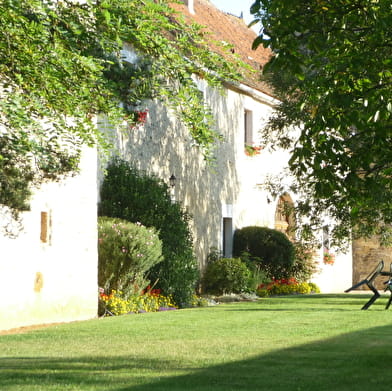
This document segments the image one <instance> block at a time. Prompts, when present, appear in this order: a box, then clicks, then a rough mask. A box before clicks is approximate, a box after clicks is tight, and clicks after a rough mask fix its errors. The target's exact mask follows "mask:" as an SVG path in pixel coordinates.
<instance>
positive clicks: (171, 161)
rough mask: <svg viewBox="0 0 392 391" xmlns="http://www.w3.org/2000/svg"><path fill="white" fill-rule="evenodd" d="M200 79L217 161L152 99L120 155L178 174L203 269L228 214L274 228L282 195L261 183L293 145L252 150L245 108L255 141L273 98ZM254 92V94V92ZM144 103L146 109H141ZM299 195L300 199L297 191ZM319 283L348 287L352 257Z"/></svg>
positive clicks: (242, 222) (160, 173)
mask: <svg viewBox="0 0 392 391" xmlns="http://www.w3.org/2000/svg"><path fill="white" fill-rule="evenodd" d="M203 83H204V81H202V80H199V81H198V85H199V89H200V90H204V92H205V96H204V98H205V102H206V104H207V105H209V106H210V108H211V109H212V112H213V113H214V115H215V120H216V127H217V130H218V132H219V133H220V134H222V135H223V141H222V142H220V143H219V144H218V145H217V147H216V150H215V156H216V162H215V163H214V164H213V165H208V164H206V162H205V161H204V159H203V155H202V153H201V151H200V149H199V148H198V147H197V146H195V145H194V142H193V140H192V138H191V137H190V135H189V133H188V131H187V130H186V129H185V128H184V127H183V126H182V125H181V123H180V122H179V120H177V119H176V118H175V117H174V115H173V114H172V113H170V112H168V111H167V110H166V109H165V108H164V107H163V105H162V104H159V103H148V104H146V108H148V109H149V115H148V118H147V122H146V124H145V125H144V126H143V127H140V128H136V129H131V130H129V131H128V132H125V133H121V134H120V133H119V134H117V148H118V152H119V154H120V155H121V156H122V157H123V158H125V159H126V160H128V161H130V162H132V163H133V164H135V166H136V167H138V168H139V169H141V170H144V171H146V172H148V173H149V174H153V175H156V176H157V177H159V178H161V179H163V180H165V181H167V182H168V179H169V177H170V176H171V174H174V175H175V176H176V177H177V183H176V186H175V189H174V193H175V199H176V200H177V201H178V202H180V203H181V204H182V205H184V206H185V207H186V208H187V210H188V211H189V212H190V214H191V215H192V216H193V221H192V227H193V234H194V239H195V240H194V244H195V252H196V255H197V257H198V260H199V264H200V266H201V267H203V265H204V264H205V261H206V258H207V255H208V253H209V251H210V249H211V248H212V247H215V248H218V249H220V250H222V247H223V228H224V226H223V218H224V217H229V218H232V226H233V231H234V230H235V229H237V228H241V227H244V226H249V225H260V226H267V227H270V228H274V225H275V210H276V203H277V200H271V199H270V198H271V197H268V194H267V192H266V191H265V190H263V188H262V186H261V185H262V184H263V183H264V182H265V180H266V178H267V176H269V175H277V174H279V173H280V172H281V171H282V170H283V168H284V167H285V166H286V165H287V162H288V159H289V154H288V152H287V151H275V152H270V151H268V150H267V149H265V150H262V151H261V153H260V154H259V155H256V156H251V157H250V156H247V155H246V154H245V151H244V110H251V111H252V112H253V129H254V132H253V133H254V136H255V137H254V144H255V145H258V144H259V141H260V140H259V137H260V135H259V133H258V130H259V129H261V127H262V126H263V124H264V123H265V122H266V121H267V120H268V118H269V116H270V115H271V113H272V111H273V103H274V101H273V99H272V98H270V97H268V96H265V95H263V94H261V93H258V92H257V91H252V90H251V89H249V88H247V87H244V90H243V91H241V88H238V87H235V88H228V89H227V91H226V94H224V95H222V94H220V93H219V92H217V91H216V90H213V89H211V88H209V87H207V86H205V85H203ZM252 94H253V95H252ZM143 109H144V107H143ZM292 196H293V200H294V202H295V195H292ZM319 263H320V270H321V273H319V274H318V275H317V276H316V278H315V282H316V283H318V284H319V285H320V287H321V289H322V290H323V291H324V292H337V291H340V292H342V291H343V290H344V289H345V288H346V285H347V284H346V282H347V281H351V258H350V254H349V255H347V256H343V257H342V256H339V257H338V258H337V260H336V263H335V265H334V266H329V265H328V267H327V266H326V265H324V264H323V263H322V255H321V253H320V259H319Z"/></svg>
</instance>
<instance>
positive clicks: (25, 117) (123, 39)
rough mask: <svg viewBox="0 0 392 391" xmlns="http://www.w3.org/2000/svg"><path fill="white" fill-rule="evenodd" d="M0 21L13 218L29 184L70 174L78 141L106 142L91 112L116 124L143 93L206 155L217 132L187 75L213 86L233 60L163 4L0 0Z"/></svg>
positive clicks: (6, 199) (147, 0) (5, 155)
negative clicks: (169, 112)
mask: <svg viewBox="0 0 392 391" xmlns="http://www.w3.org/2000/svg"><path fill="white" fill-rule="evenodd" d="M0 26H1V27H0V32H1V33H0V204H2V205H6V206H8V207H9V208H10V210H12V211H13V212H15V213H14V214H15V215H16V214H17V212H18V211H23V210H27V209H28V208H29V196H30V194H31V188H32V186H37V185H39V184H40V183H42V181H44V180H46V179H52V180H53V179H56V178H58V177H59V176H60V175H62V174H65V173H69V172H74V171H77V169H78V163H79V158H80V153H81V148H82V146H83V145H90V146H91V145H94V144H96V143H97V142H98V143H99V144H101V145H103V146H104V145H105V143H106V142H105V140H104V139H103V137H102V136H101V135H100V134H99V133H98V131H97V126H96V121H97V118H98V120H99V118H100V117H99V115H100V114H102V115H105V116H106V118H108V119H109V121H110V123H111V124H113V126H115V125H119V124H121V123H123V120H124V118H126V117H127V116H130V117H132V116H133V114H134V112H135V110H136V108H137V106H138V105H139V104H140V102H141V101H143V100H144V99H152V98H155V99H160V100H161V101H162V102H163V103H165V104H167V105H168V106H169V107H171V108H173V109H174V112H175V113H177V115H178V116H179V117H180V118H181V119H182V120H183V122H184V123H185V124H186V125H187V126H188V129H189V132H190V133H191V135H192V136H193V138H194V139H195V140H196V142H197V143H198V144H199V145H200V146H201V147H202V148H203V149H204V151H205V155H206V157H210V153H211V146H212V144H213V143H214V142H215V141H216V140H218V139H219V135H218V134H217V133H216V132H215V131H214V129H213V126H212V120H211V116H210V115H209V113H208V110H206V109H204V106H203V102H202V101H201V100H200V98H199V95H198V93H197V88H196V86H195V85H194V83H193V81H192V78H191V75H192V74H199V75H201V76H202V77H204V78H205V79H206V80H208V81H209V82H210V83H211V84H213V85H219V84H220V80H222V79H227V80H230V79H236V78H237V77H238V72H237V68H236V67H237V65H238V62H237V63H236V65H233V62H232V61H226V60H225V59H224V58H223V57H222V56H218V55H216V54H214V53H211V52H210V50H209V49H208V47H207V45H206V37H205V35H204V33H203V32H202V29H201V27H200V26H196V25H188V24H186V23H185V22H184V21H183V20H182V19H181V18H180V17H179V16H178V15H176V14H175V13H174V11H173V9H172V8H170V6H169V4H168V2H167V1H159V2H157V1H154V0H143V1H142V0H133V1H129V0H103V1H92V0H91V1H90V0H87V1H85V2H79V1H71V0H63V1H57V0H45V1H43V0H23V1H21V0H2V1H1V2H0ZM124 43H127V44H129V45H130V47H132V48H133V50H135V51H136V52H137V53H138V60H137V61H135V62H134V63H132V64H131V63H129V62H125V61H124V59H123V58H122V52H121V51H122V49H123V47H124ZM233 58H234V57H233ZM207 69H208V70H209V71H206V70H207Z"/></svg>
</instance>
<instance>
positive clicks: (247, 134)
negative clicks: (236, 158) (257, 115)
mask: <svg viewBox="0 0 392 391" xmlns="http://www.w3.org/2000/svg"><path fill="white" fill-rule="evenodd" d="M244 142H245V145H252V144H253V112H252V111H250V110H245V111H244Z"/></svg>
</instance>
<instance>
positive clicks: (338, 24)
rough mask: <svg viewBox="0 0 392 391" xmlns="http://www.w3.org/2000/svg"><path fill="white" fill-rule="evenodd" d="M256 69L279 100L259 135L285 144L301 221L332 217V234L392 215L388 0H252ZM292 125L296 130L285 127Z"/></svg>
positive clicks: (367, 230)
mask: <svg viewBox="0 0 392 391" xmlns="http://www.w3.org/2000/svg"><path fill="white" fill-rule="evenodd" d="M251 12H252V13H253V14H254V17H255V20H257V21H261V23H262V26H263V27H262V30H261V33H260V35H259V37H258V38H257V39H256V40H255V42H254V47H257V46H258V45H260V44H262V45H264V46H265V47H268V48H270V49H271V50H272V52H273V54H274V56H273V57H272V58H271V60H270V62H269V63H268V64H267V66H266V67H265V69H264V77H265V78H266V79H267V80H268V81H269V82H270V83H271V84H272V85H273V87H274V89H275V92H276V94H277V96H278V97H279V98H280V99H281V102H282V103H281V104H280V105H279V107H277V111H276V114H275V115H274V117H273V118H272V119H271V121H270V123H269V126H268V127H267V129H266V132H265V135H267V133H269V134H270V135H272V138H270V139H269V141H272V143H273V144H274V145H275V146H283V147H286V148H291V149H292V151H293V154H292V158H291V160H290V162H289V166H290V171H291V173H292V174H294V176H295V177H296V179H297V187H296V190H297V191H298V192H299V193H301V192H302V195H303V201H301V202H300V203H299V205H298V210H299V211H301V212H302V213H304V214H307V215H308V216H310V220H309V224H307V225H304V226H303V228H305V230H307V231H308V232H309V228H310V227H312V226H320V224H322V221H321V220H320V216H323V215H325V214H328V215H329V216H332V217H333V218H334V219H335V220H336V223H337V224H336V226H335V229H334V232H333V236H334V238H335V239H337V240H338V241H342V240H343V241H344V240H345V239H347V238H349V237H350V235H351V233H352V232H353V233H354V234H355V235H370V234H381V235H382V236H381V238H382V239H383V240H385V241H388V239H390V228H389V227H390V225H391V223H392V208H391V202H390V200H391V197H392V181H391V173H392V149H391V148H390V144H391V136H392V133H391V130H392V126H391V125H392V124H391V113H392V88H391V87H392V30H391V28H390V25H391V14H392V4H391V2H390V1H389V0H374V1H368V0H345V1H334V2H328V1H324V0H317V1H312V2H309V1H304V0H299V1H287V0H256V1H255V2H254V4H253V5H252V7H251ZM293 128H295V129H296V132H293V131H292V129H293Z"/></svg>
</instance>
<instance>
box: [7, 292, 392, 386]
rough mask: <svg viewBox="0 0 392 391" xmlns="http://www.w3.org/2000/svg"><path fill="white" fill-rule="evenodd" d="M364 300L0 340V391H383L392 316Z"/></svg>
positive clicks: (155, 319) (390, 378)
mask: <svg viewBox="0 0 392 391" xmlns="http://www.w3.org/2000/svg"><path fill="white" fill-rule="evenodd" d="M367 299H368V296H367V295H351V294H347V295H314V296H291V297H284V298H266V299H261V300H260V301H259V302H245V303H236V304H221V305H219V306H216V307H208V308H200V309H188V310H180V311H167V312H159V313H147V314H139V315H127V316H121V317H113V318H105V319H96V320H92V321H86V322H75V323H70V324H63V325H58V326H52V327H48V328H43V329H39V330H35V331H31V332H28V333H24V334H14V335H2V336H0V390H1V391H8V390H12V391H14V390H26V391H27V390H28V391H35V390H58V391H65V390H66V391H68V390H72V391H74V390H102V391H110V390H113V391H128V390H129V391H142V390H143V391H145V390H148V391H158V390H159V391H161V390H167V391H199V390H200V391H201V390H208V391H209V390H211V391H230V390H268V391H271V390H272V391H274V390H288V391H292V390H312V391H313V390H317V391H320V390H325V391H331V390H333V391H340V390H356V391H357V390H377V391H379V390H390V389H391V387H392V371H391V369H390V368H389V364H390V361H389V358H390V357H391V356H392V322H391V320H392V310H389V311H385V310H384V306H385V304H386V301H387V298H386V297H383V298H381V299H379V300H378V301H377V302H376V304H374V305H373V306H372V307H371V308H370V309H369V310H368V311H361V309H360V308H361V307H362V305H363V304H364V303H365V302H366V300H367Z"/></svg>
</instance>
